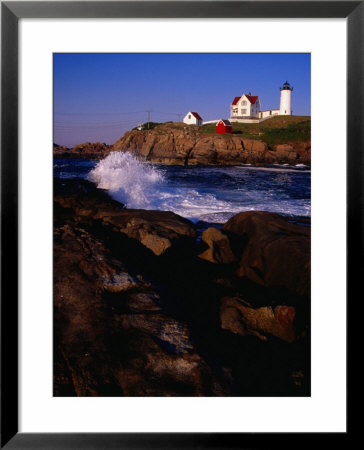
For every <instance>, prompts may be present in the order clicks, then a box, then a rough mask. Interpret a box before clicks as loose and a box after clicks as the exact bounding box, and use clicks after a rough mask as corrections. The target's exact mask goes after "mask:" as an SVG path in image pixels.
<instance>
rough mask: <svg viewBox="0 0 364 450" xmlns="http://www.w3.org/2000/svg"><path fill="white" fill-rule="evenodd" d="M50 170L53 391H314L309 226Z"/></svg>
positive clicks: (74, 393)
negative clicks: (201, 224)
mask: <svg viewBox="0 0 364 450" xmlns="http://www.w3.org/2000/svg"><path fill="white" fill-rule="evenodd" d="M197 228H198V226H196V225H194V224H193V223H191V222H190V221H188V220H186V219H184V218H182V217H180V216H178V215H176V214H174V213H172V212H168V211H146V210H128V209H125V208H124V207H123V205H121V204H120V203H118V202H115V201H113V200H112V199H111V198H110V197H109V196H108V194H107V193H106V192H104V191H102V190H100V189H97V188H96V186H95V185H94V184H93V183H90V182H88V181H85V180H82V179H69V180H63V179H62V180H61V179H57V178H56V179H55V181H54V355H55V361H54V395H56V396H307V395H310V364H309V361H310V227H307V226H303V225H297V224H294V223H292V221H290V220H288V219H287V218H285V217H283V216H280V215H279V214H274V213H267V212H244V213H239V214H237V215H236V216H234V217H232V218H231V219H230V220H229V221H228V222H227V223H226V224H225V225H224V226H223V227H222V228H221V229H218V228H217V227H214V226H207V227H205V231H204V232H203V233H202V236H201V239H199V240H196V230H197Z"/></svg>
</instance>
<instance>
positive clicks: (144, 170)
mask: <svg viewBox="0 0 364 450" xmlns="http://www.w3.org/2000/svg"><path fill="white" fill-rule="evenodd" d="M89 179H90V180H91V181H93V182H94V183H96V184H97V187H99V188H101V189H107V190H109V191H110V194H111V195H112V197H113V198H114V199H115V200H117V201H119V202H121V203H124V204H125V205H126V206H127V207H128V208H143V209H147V208H148V207H149V206H150V197H151V194H152V192H153V190H154V189H155V186H156V185H157V184H158V183H159V182H160V181H161V180H162V179H163V175H162V173H161V172H160V171H157V170H156V169H155V168H154V167H153V166H152V165H150V164H142V163H141V162H139V161H138V160H137V159H136V158H135V157H134V156H133V155H131V154H130V153H122V152H112V153H110V155H109V156H107V157H106V158H105V159H103V160H101V161H100V162H99V163H98V164H97V165H96V167H95V168H94V169H93V170H92V171H91V172H90V174H89Z"/></svg>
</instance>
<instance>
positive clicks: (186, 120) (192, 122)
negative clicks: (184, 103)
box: [183, 112, 198, 125]
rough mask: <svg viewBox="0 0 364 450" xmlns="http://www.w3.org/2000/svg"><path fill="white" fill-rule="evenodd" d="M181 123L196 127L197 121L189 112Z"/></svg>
mask: <svg viewBox="0 0 364 450" xmlns="http://www.w3.org/2000/svg"><path fill="white" fill-rule="evenodd" d="M188 116H191V118H189V117H188ZM183 123H185V124H187V125H198V120H197V119H196V117H195V116H194V115H193V114H192V113H191V112H189V113H187V114H186V115H185V117H184V118H183Z"/></svg>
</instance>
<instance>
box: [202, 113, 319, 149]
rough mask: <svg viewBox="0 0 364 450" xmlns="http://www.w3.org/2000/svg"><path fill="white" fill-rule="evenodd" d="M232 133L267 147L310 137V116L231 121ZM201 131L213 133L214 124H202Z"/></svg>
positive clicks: (214, 131)
mask: <svg viewBox="0 0 364 450" xmlns="http://www.w3.org/2000/svg"><path fill="white" fill-rule="evenodd" d="M232 126H233V134H236V135H238V136H240V137H245V138H248V139H259V140H261V141H263V142H265V143H266V144H267V145H268V146H269V147H272V146H273V145H276V144H285V143H287V142H297V141H303V142H307V141H310V139H311V117H310V116H275V117H272V118H271V119H267V120H265V121H263V122H261V123H236V122H233V123H232ZM201 131H202V132H203V133H206V134H215V133H216V125H215V124H214V123H210V124H207V125H203V126H202V127H201Z"/></svg>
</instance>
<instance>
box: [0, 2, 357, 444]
mask: <svg viewBox="0 0 364 450" xmlns="http://www.w3.org/2000/svg"><path fill="white" fill-rule="evenodd" d="M187 3H188V4H187ZM116 17H121V18H134V17H138V18H232V17H234V18H236V17H242V18H346V19H347V80H348V84H347V93H348V95H347V149H348V151H347V180H348V183H347V236H348V238H347V304H349V305H350V299H353V297H354V293H355V292H356V289H357V286H358V280H360V279H361V276H362V274H363V273H364V272H363V239H362V234H363V232H362V230H363V211H364V210H363V191H364V189H363V177H362V172H363V148H364V1H281V2H279V1H214V2H206V1H194V2H183V1H176V2H163V1H162V2H157V1H147V2H145V1H123V2H107V1H105V2H102V1H94V2H87V1H86V2H77V1H75V2H62V1H61V2H47V1H38V2H32V1H30V2H22V1H16V2H14V1H13V2H11V1H9V2H7V1H5V2H1V91H2V102H1V205H2V224H1V225H2V226H1V249H2V251H1V279H2V283H1V300H2V302H1V448H9V449H25V448H27V449H101V448H102V449H111V448H113V449H142V448H143V449H144V448H160V449H162V448H172V449H177V448H178V449H190V448H214V449H216V448H274V447H278V446H279V447H280V448H282V447H286V446H287V447H288V446H289V447H291V448H295V449H297V448H301V447H307V445H308V444H309V443H310V442H314V443H315V444H317V445H320V444H324V443H325V444H326V445H327V444H328V439H329V438H330V439H335V443H336V444H338V445H341V446H342V447H343V448H345V447H347V445H348V439H349V437H351V436H352V434H353V431H354V430H352V428H351V421H350V420H349V419H350V418H351V414H350V410H348V416H347V421H348V427H347V432H346V433H330V434H326V433H315V434H310V433H302V434H298V433H283V434H282V433H167V432H166V433H136V434H130V433H84V434H80V433H57V434H53V433H36V434H33V433H19V432H18V406H17V405H18V331H19V329H18V304H17V299H18V281H19V280H18V250H19V247H18V182H19V179H18V75H19V74H18V21H19V19H21V18H116ZM328 45H329V44H328ZM359 292H361V290H359ZM355 295H357V294H355ZM349 312H350V310H349V309H348V313H349ZM348 329H349V326H348ZM348 337H349V339H350V335H348ZM347 348H348V349H349V348H350V340H349V341H348V346H347ZM348 368H350V366H348ZM349 373H350V372H349V371H348V375H349ZM333 395H335V394H334V393H333Z"/></svg>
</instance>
